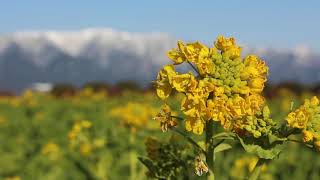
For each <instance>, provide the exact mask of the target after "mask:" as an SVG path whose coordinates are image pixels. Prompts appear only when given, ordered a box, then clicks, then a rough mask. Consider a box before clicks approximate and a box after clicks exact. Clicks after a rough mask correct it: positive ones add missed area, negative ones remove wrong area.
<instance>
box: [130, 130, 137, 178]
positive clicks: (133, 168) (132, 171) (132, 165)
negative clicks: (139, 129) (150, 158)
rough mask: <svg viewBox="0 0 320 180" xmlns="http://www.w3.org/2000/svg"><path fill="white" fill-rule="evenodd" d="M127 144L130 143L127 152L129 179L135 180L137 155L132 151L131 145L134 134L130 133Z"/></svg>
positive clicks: (133, 140) (133, 141)
mask: <svg viewBox="0 0 320 180" xmlns="http://www.w3.org/2000/svg"><path fill="white" fill-rule="evenodd" d="M129 143H130V151H129V156H130V157H129V158H130V179H131V180H135V179H136V177H137V175H136V170H137V162H136V160H137V154H136V152H135V150H134V149H133V147H132V146H133V145H134V143H135V134H133V133H131V134H130V138H129Z"/></svg>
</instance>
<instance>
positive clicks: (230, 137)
mask: <svg viewBox="0 0 320 180" xmlns="http://www.w3.org/2000/svg"><path fill="white" fill-rule="evenodd" d="M235 137H236V135H235V134H234V133H232V132H221V133H218V134H216V135H214V136H213V137H212V139H225V140H234V138H235Z"/></svg>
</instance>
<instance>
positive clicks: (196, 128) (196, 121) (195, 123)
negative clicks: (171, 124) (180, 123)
mask: <svg viewBox="0 0 320 180" xmlns="http://www.w3.org/2000/svg"><path fill="white" fill-rule="evenodd" d="M185 126H186V130H187V131H192V132H193V133H195V134H199V135H200V134H202V133H203V129H204V122H203V121H202V120H201V119H200V118H198V117H191V116H187V117H186V120H185Z"/></svg>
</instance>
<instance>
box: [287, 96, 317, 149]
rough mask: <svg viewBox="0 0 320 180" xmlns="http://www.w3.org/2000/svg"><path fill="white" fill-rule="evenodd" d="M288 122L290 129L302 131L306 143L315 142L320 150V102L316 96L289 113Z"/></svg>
mask: <svg viewBox="0 0 320 180" xmlns="http://www.w3.org/2000/svg"><path fill="white" fill-rule="evenodd" d="M286 121H287V125H288V126H289V127H291V128H297V129H301V131H302V140H303V141H304V142H305V143H308V142H313V143H314V146H315V148H316V149H317V150H320V102H319V99H318V98H317V97H316V96H314V97H312V98H311V99H306V100H305V102H304V104H302V105H301V106H300V107H299V108H297V109H296V110H294V111H293V112H291V113H289V114H288V116H287V118H286Z"/></svg>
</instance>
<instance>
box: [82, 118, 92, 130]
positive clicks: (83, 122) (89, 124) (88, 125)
mask: <svg viewBox="0 0 320 180" xmlns="http://www.w3.org/2000/svg"><path fill="white" fill-rule="evenodd" d="M81 126H82V127H83V128H85V129H88V128H90V127H91V126H92V123H91V122H90V121H88V120H83V121H81Z"/></svg>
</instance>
